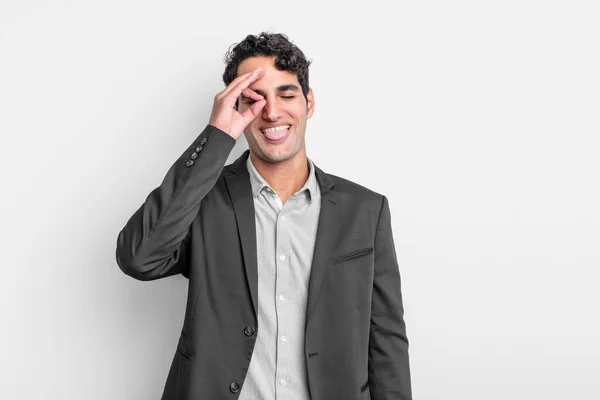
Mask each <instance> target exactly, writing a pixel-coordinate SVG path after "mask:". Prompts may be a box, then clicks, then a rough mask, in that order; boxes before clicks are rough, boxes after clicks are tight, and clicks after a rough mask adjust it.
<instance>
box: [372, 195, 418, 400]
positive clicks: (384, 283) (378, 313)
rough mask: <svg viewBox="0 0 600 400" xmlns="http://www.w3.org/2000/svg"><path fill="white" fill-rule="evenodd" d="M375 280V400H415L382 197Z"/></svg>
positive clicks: (387, 212)
mask: <svg viewBox="0 0 600 400" xmlns="http://www.w3.org/2000/svg"><path fill="white" fill-rule="evenodd" d="M374 247H375V249H374V257H375V276H374V279H373V299H372V303H371V328H370V337H369V389H370V392H371V398H372V399H373V400H392V399H394V400H410V399H412V393H411V382H410V368H409V359H408V338H407V336H406V326H405V323H404V308H403V305H402V294H401V290H400V272H399V269H398V261H397V258H396V249H395V246H394V238H393V234H392V224H391V214H390V209H389V205H388V200H387V198H386V197H385V196H383V200H382V205H381V210H380V214H379V221H378V223H377V229H376V233H375V245H374Z"/></svg>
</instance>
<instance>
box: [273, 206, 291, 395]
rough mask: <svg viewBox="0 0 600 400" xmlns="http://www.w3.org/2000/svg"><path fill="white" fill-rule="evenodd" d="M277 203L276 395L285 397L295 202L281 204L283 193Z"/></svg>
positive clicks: (287, 381)
mask: <svg viewBox="0 0 600 400" xmlns="http://www.w3.org/2000/svg"><path fill="white" fill-rule="evenodd" d="M274 200H275V201H276V202H278V205H279V212H278V213H277V216H276V218H277V219H276V251H275V254H276V270H277V272H276V280H275V293H274V295H275V299H274V300H275V304H276V315H277V340H276V343H277V344H276V349H277V354H276V368H275V371H276V372H275V387H276V391H275V393H276V398H277V399H280V398H285V394H284V393H285V392H287V391H289V390H291V383H292V382H291V380H292V377H291V376H290V374H289V372H290V360H291V358H290V357H291V352H290V344H291V343H290V342H291V340H293V338H292V337H290V331H289V328H290V321H289V318H290V311H289V301H286V300H287V298H288V296H289V295H290V286H289V282H290V262H291V260H290V254H291V251H290V242H289V241H290V238H289V232H290V226H289V225H288V223H289V220H288V218H287V217H286V214H287V213H288V209H289V208H290V203H291V202H289V201H288V202H286V203H285V204H282V203H281V200H280V199H279V196H277V195H275V199H274Z"/></svg>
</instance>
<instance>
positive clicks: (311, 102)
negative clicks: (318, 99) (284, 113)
mask: <svg viewBox="0 0 600 400" xmlns="http://www.w3.org/2000/svg"><path fill="white" fill-rule="evenodd" d="M306 99H307V100H308V101H307V103H308V104H307V110H306V119H309V118H310V117H312V116H313V113H314V112H315V94H314V93H313V90H312V88H309V89H308V93H307V94H306Z"/></svg>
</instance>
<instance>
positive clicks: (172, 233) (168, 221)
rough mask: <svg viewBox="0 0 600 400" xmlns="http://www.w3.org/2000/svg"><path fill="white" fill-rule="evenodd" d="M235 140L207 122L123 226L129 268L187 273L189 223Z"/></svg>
mask: <svg viewBox="0 0 600 400" xmlns="http://www.w3.org/2000/svg"><path fill="white" fill-rule="evenodd" d="M235 143H236V140H235V139H234V138H233V137H231V136H230V135H228V134H227V133H226V132H224V131H222V130H220V129H218V128H216V127H214V126H212V125H207V126H206V128H204V130H203V131H202V133H200V135H199V136H198V137H197V138H196V140H195V141H194V142H193V143H192V145H190V146H189V147H188V148H187V149H186V150H185V151H184V152H183V154H182V155H181V156H180V157H179V158H178V159H177V161H175V163H174V164H173V165H172V166H171V168H170V169H169V171H168V172H167V174H166V176H165V177H164V179H163V181H162V183H161V184H160V186H159V187H157V188H155V189H154V190H153V191H152V192H151V193H150V194H149V195H148V197H147V198H146V200H145V202H144V203H143V204H142V205H141V206H140V208H139V209H138V210H137V211H136V212H135V213H134V214H133V216H131V218H129V220H128V221H127V224H126V225H125V227H123V229H122V230H121V231H120V232H119V235H118V237H117V250H116V259H117V264H118V265H119V268H120V269H121V270H122V271H123V272H124V273H125V274H127V275H129V276H131V277H133V278H135V279H138V280H143V281H148V280H154V279H158V278H164V277H167V276H171V275H175V274H178V273H182V274H183V275H184V276H186V277H187V276H189V266H188V254H189V246H190V233H191V230H190V226H191V224H192V221H193V220H194V218H195V217H196V215H197V213H198V210H199V209H200V204H201V201H202V199H203V198H204V197H205V196H206V194H207V193H208V192H209V191H210V190H211V189H212V188H213V186H214V185H215V183H216V182H217V180H218V178H219V176H220V174H221V171H222V170H223V167H224V165H225V162H226V161H227V157H228V156H229V154H230V153H231V150H232V149H233V147H234V146H235Z"/></svg>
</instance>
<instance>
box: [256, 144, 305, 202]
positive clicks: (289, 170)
mask: <svg viewBox="0 0 600 400" xmlns="http://www.w3.org/2000/svg"><path fill="white" fill-rule="evenodd" d="M250 158H251V161H252V163H253V164H254V167H255V168H256V170H257V171H258V173H259V174H260V176H262V177H263V178H264V180H265V181H267V183H268V184H269V186H271V187H272V188H273V190H275V192H277V194H278V195H279V196H280V197H282V198H288V197H290V196H291V195H293V194H294V193H296V192H297V191H298V190H300V189H301V188H302V186H304V184H305V183H306V180H307V179H308V175H309V172H310V169H309V167H308V159H307V157H306V152H302V151H299V152H298V153H297V154H296V155H295V156H294V157H292V158H290V159H289V160H285V161H281V162H278V163H269V162H266V161H264V160H262V159H260V158H259V157H256V156H255V155H254V154H252V152H251V153H250Z"/></svg>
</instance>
